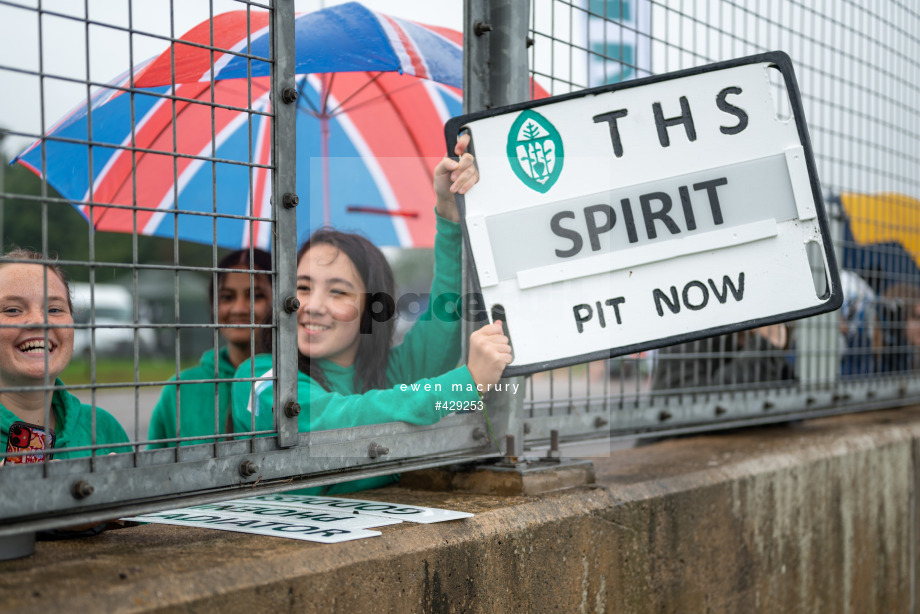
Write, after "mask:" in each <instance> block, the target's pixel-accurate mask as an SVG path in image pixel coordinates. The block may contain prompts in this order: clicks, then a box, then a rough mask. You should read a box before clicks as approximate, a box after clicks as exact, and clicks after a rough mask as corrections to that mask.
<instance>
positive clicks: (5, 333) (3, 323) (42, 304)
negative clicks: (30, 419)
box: [0, 263, 73, 386]
mask: <svg viewBox="0 0 920 614" xmlns="http://www.w3.org/2000/svg"><path fill="white" fill-rule="evenodd" d="M46 279H47V297H46V296H45V283H46V281H45V280H46ZM46 316H47V320H46V319H45V318H46ZM46 323H47V324H51V325H68V324H70V325H72V324H73V314H72V313H71V310H70V301H69V297H68V292H67V287H66V286H65V284H64V282H63V281H61V279H60V278H59V277H58V276H57V275H56V274H55V273H54V272H53V271H51V270H49V269H46V268H45V267H44V266H42V265H40V264H27V263H23V264H20V263H13V264H4V265H2V266H0V383H2V384H3V385H5V386H9V385H35V384H36V383H41V382H43V381H44V379H45V364H46V359H47V368H48V371H47V373H48V378H49V379H50V381H51V382H54V380H55V379H56V378H57V377H58V376H59V375H60V374H61V373H62V372H63V371H64V369H65V368H66V367H67V364H68V363H69V362H70V357H71V355H72V354H73V328H44V325H45V324H46Z"/></svg>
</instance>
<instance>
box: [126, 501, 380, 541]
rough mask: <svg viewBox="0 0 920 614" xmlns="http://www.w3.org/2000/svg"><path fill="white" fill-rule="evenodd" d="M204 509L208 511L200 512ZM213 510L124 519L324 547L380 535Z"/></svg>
mask: <svg viewBox="0 0 920 614" xmlns="http://www.w3.org/2000/svg"><path fill="white" fill-rule="evenodd" d="M204 507H209V509H202V508H204ZM214 507H220V504H216V505H215V506H195V507H189V508H182V509H175V510H166V511H163V512H154V513H152V514H144V515H143V516H135V517H133V518H125V519H124V520H133V521H135V522H153V523H158V524H171V525H177V526H183V527H198V528H202V529H218V530H220V531H235V532H237V533H252V534H255V535H266V536H269V537H286V538H288V539H300V540H304V541H310V542H320V543H323V544H337V543H340V542H346V541H352V540H355V539H364V538H365V537H378V536H379V535H380V531H370V530H368V529H366V528H361V527H359V526H357V525H356V524H355V523H353V522H352V523H351V524H346V523H345V522H344V521H343V520H322V519H318V518H317V517H314V518H312V519H299V518H296V517H292V516H291V515H289V514H288V515H285V514H280V513H272V511H271V510H267V511H263V513H257V514H253V513H237V512H231V511H226V510H221V509H213V508H214ZM266 507H268V506H266Z"/></svg>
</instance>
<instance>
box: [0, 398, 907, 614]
mask: <svg viewBox="0 0 920 614" xmlns="http://www.w3.org/2000/svg"><path fill="white" fill-rule="evenodd" d="M918 442H920V408H910V409H904V410H897V411H885V412H873V413H867V414H859V415H850V416H845V417H839V418H830V419H823V420H816V421H810V422H805V423H800V424H794V425H789V426H783V427H774V428H767V429H756V430H745V431H738V432H734V433H724V434H719V435H712V436H695V437H687V438H680V439H673V440H668V441H663V442H660V443H657V444H654V445H650V446H647V447H643V448H636V449H631V450H622V451H618V452H614V453H612V454H611V455H610V457H609V458H605V459H598V460H597V461H596V465H595V474H596V480H597V483H596V484H595V485H593V486H583V487H578V488H574V489H571V490H565V491H557V492H552V493H548V494H543V495H538V496H496V495H472V494H459V493H455V492H431V491H418V490H410V489H407V488H404V487H391V488H385V489H380V490H376V491H368V492H365V493H361V495H360V497H361V498H372V499H379V500H386V501H402V502H406V503H416V504H421V505H430V506H435V507H446V508H451V509H459V510H465V511H469V512H473V513H475V514H476V516H475V517H474V518H470V519H467V520H464V521H457V522H451V523H444V524H437V525H409V524H403V525H398V526H391V527H384V528H383V536H382V537H380V538H375V539H367V540H361V541H357V542H349V543H345V544H339V545H319V544H309V543H302V542H295V541H292V540H283V539H273V538H268V537H258V536H250V535H242V534H234V533H228V532H221V531H207V530H203V529H188V528H179V527H167V526H158V525H146V526H140V527H133V528H129V529H122V530H117V531H110V532H107V533H104V534H102V535H100V536H98V537H96V538H91V539H84V540H76V541H64V542H40V543H38V544H37V545H36V554H35V555H34V556H33V557H31V558H28V559H22V560H18V561H8V562H3V563H0V611H3V612H14V611H15V612H23V611H36V612H58V611H60V612H64V611H67V612H71V611H89V612H97V611H98V612H103V611H104V612H117V611H151V612H153V611H163V612H166V611H183V612H199V611H200V612H212V611H216V610H219V611H221V612H222V613H223V614H229V613H232V612H254V611H273V612H274V611H292V612H330V611H345V612H410V611H411V612H501V611H505V612H807V613H813V612H833V613H846V612H852V613H854V614H855V613H860V614H861V613H864V612H909V611H912V607H913V605H914V604H913V592H914V591H913V587H914V585H915V580H916V578H915V576H914V573H915V571H914V570H915V567H916V566H915V565H914V561H915V559H916V552H917V549H916V535H917V531H916V527H917V509H916V505H915V501H914V495H913V493H914V492H915V491H916V488H915V486H917V483H916V482H917V476H918V472H917V470H916V468H917V451H918V450H920V443H918Z"/></svg>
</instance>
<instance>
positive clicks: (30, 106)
mask: <svg viewBox="0 0 920 614" xmlns="http://www.w3.org/2000/svg"><path fill="white" fill-rule="evenodd" d="M13 1H14V2H16V3H17V4H19V5H21V6H22V7H23V8H17V7H15V6H8V5H3V6H0V126H2V127H3V128H6V129H8V130H12V131H17V132H28V133H32V134H37V133H39V132H40V131H41V129H42V123H41V117H42V109H44V117H45V128H46V129H47V128H48V127H50V126H51V125H52V124H53V123H54V122H55V121H56V120H57V119H58V118H60V117H61V116H63V115H64V114H65V113H67V112H68V111H70V110H71V109H72V108H73V107H75V106H77V105H78V104H81V103H82V102H83V101H85V100H86V97H87V90H86V86H85V85H83V84H81V83H73V82H68V81H66V80H64V79H52V78H46V79H45V80H44V83H43V84H41V83H40V79H39V78H38V77H37V76H35V75H29V74H23V73H21V72H16V71H31V72H36V71H39V70H41V71H42V72H44V73H45V74H46V75H54V76H60V77H64V78H71V79H79V80H84V79H87V78H89V79H90V80H93V81H97V82H103V83H104V82H107V81H109V80H111V79H113V78H114V77H116V76H118V75H119V74H121V73H122V72H124V71H126V70H127V69H128V67H129V66H130V64H131V63H132V62H133V63H134V64H137V63H139V62H141V61H143V60H145V59H147V58H149V57H151V56H153V55H156V54H158V53H160V52H162V51H163V50H164V49H166V47H167V46H168V43H167V42H166V41H164V40H161V39H158V38H155V37H153V36H144V35H139V34H135V36H134V37H133V39H132V38H131V37H129V36H128V34H127V33H126V32H122V31H119V30H116V29H113V28H111V27H106V26H105V25H102V24H112V25H114V26H117V27H123V28H126V27H128V25H129V15H128V12H129V11H128V7H129V3H130V6H131V10H132V15H131V21H132V22H133V24H134V29H135V30H143V31H144V32H149V33H151V34H154V35H164V36H169V35H170V29H171V26H170V12H171V11H172V13H173V25H172V30H173V33H174V35H175V36H179V35H181V34H182V33H184V32H186V31H187V30H189V29H190V28H192V27H193V26H195V25H197V24H198V23H200V22H201V21H204V20H205V19H207V18H208V17H209V15H210V10H211V9H210V5H211V4H212V2H211V1H209V0H174V1H173V3H172V4H173V8H172V9H170V1H169V0H88V7H89V15H88V18H89V20H90V21H93V22H97V23H98V24H99V25H96V24H92V25H89V26H87V25H86V24H85V23H83V22H82V21H74V20H71V19H68V18H67V17H65V16H77V17H80V18H81V20H82V18H83V17H84V12H85V11H84V2H82V1H80V2H78V1H75V0H43V2H42V10H43V11H46V13H47V14H46V15H45V16H44V18H43V19H42V22H41V28H39V19H38V13H37V12H36V11H35V10H34V9H35V8H36V7H37V5H38V2H37V0H13ZM341 3H342V0H296V3H295V7H296V10H297V11H301V12H306V11H313V10H317V9H319V8H322V7H323V6H332V5H335V4H341ZM362 3H363V4H364V5H365V6H367V7H368V8H371V9H373V10H376V11H380V12H384V13H388V14H390V15H394V16H396V17H402V18H405V19H411V20H413V21H419V22H422V23H429V24H434V25H440V26H447V27H451V28H454V29H457V30H460V29H462V23H463V0H438V1H436V2H431V1H424V2H422V1H419V0H364V1H363V2H362ZM213 7H214V8H213V11H214V13H215V14H216V13H222V12H225V11H232V10H241V9H245V7H246V5H245V4H240V3H238V2H235V1H234V0H213ZM39 40H41V48H42V49H43V53H41V54H40V53H39V47H40V43H39ZM132 54H133V57H132ZM42 100H43V101H44V104H43V105H42ZM32 140H33V139H32V138H28V137H19V136H12V135H10V136H8V137H7V138H6V139H5V141H4V146H3V148H4V151H5V152H6V153H7V154H8V155H15V154H16V153H19V152H20V151H21V150H22V149H24V148H25V147H26V146H28V144H29V143H31V142H32Z"/></svg>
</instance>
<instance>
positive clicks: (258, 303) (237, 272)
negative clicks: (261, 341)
mask: <svg viewBox="0 0 920 614" xmlns="http://www.w3.org/2000/svg"><path fill="white" fill-rule="evenodd" d="M217 268H218V269H219V270H220V269H223V270H220V272H219V273H217V314H216V320H217V323H218V324H219V325H223V326H224V328H221V329H220V336H221V337H222V338H223V341H224V346H223V347H222V348H220V350H219V351H218V352H216V353H215V351H214V350H213V349H210V350H207V351H206V352H205V353H204V354H203V355H202V356H201V361H200V362H199V363H198V364H197V365H196V366H194V367H191V368H189V369H185V370H184V371H182V372H181V373H180V374H179V377H178V378H176V377H174V378H173V379H172V380H170V381H175V382H176V385H173V384H169V385H167V386H164V388H163V392H162V393H161V394H160V399H159V401H157V404H156V407H154V408H153V415H152V416H151V418H150V430H149V437H150V439H151V441H152V442H153V443H150V444H149V445H148V446H147V447H148V449H154V448H165V447H168V446H169V447H174V446H176V442H175V441H168V440H169V439H173V438H177V437H180V436H181V437H182V438H184V439H183V441H181V442H180V443H179V445H193V444H197V443H212V442H213V441H214V439H212V438H208V437H206V436H208V435H215V434H219V433H229V432H232V430H233V428H232V426H233V423H232V421H231V419H230V382H229V379H230V378H231V377H233V374H234V373H235V372H236V368H237V367H238V366H240V364H241V363H242V362H243V361H244V360H246V359H248V358H249V357H250V356H252V338H253V329H252V325H253V324H261V323H262V322H263V321H265V319H266V318H267V316H268V315H269V314H270V313H271V307H272V284H271V275H270V274H269V273H268V272H269V271H271V268H272V259H271V256H270V255H269V254H268V252H266V251H264V250H261V249H255V248H253V249H252V251H251V253H250V250H249V249H241V250H237V251H234V252H231V253H229V254H227V255H226V256H224V257H223V258H222V259H221V261H220V262H218V263H217ZM250 270H251V271H265V273H264V274H259V273H249V272H244V271H250ZM210 292H211V300H210V301H209V303H210V304H212V305H213V304H214V296H213V292H214V291H213V287H212V289H211V291H210ZM257 334H258V333H256V335H257ZM222 380H227V381H222ZM183 382H186V383H183ZM215 401H216V405H215ZM215 408H216V411H215ZM193 437H197V439H185V438H193ZM158 440H159V441H158ZM164 440H166V441H164Z"/></svg>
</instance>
